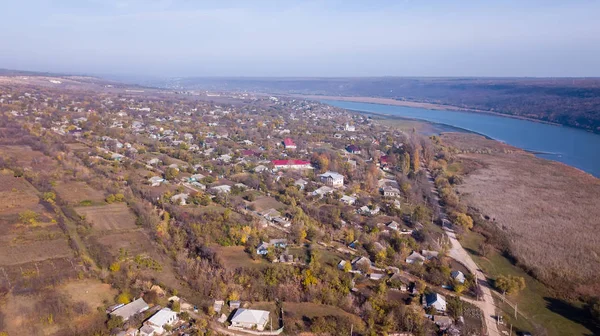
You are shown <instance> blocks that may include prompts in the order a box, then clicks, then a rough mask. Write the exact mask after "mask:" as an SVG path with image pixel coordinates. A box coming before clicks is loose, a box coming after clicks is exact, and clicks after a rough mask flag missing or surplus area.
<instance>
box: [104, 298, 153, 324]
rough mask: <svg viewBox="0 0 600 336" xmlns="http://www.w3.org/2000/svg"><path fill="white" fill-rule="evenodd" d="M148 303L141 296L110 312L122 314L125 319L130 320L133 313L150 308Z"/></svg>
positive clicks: (115, 314)
mask: <svg viewBox="0 0 600 336" xmlns="http://www.w3.org/2000/svg"><path fill="white" fill-rule="evenodd" d="M148 308H149V307H148V304H147V303H146V301H144V299H142V298H139V299H137V300H135V301H132V302H130V303H128V304H126V305H124V306H122V307H120V308H117V309H115V310H113V311H112V313H110V315H112V316H120V317H121V318H123V321H127V320H129V319H130V318H131V317H132V316H133V315H136V314H139V313H141V312H143V311H146V310H148Z"/></svg>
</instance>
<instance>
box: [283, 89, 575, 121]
mask: <svg viewBox="0 0 600 336" xmlns="http://www.w3.org/2000/svg"><path fill="white" fill-rule="evenodd" d="M288 96H289V97H295V98H303V99H312V100H319V101H322V100H337V101H345V102H354V103H365V104H377V105H389V106H404V107H414V108H422V109H426V110H435V111H460V112H471V113H483V114H489V115H495V116H500V117H507V118H514V119H521V120H528V121H533V122H538V123H542V124H548V125H555V126H564V127H569V126H566V125H561V124H558V123H553V122H550V121H546V120H541V119H535V118H528V117H523V116H518V115H514V114H506V113H500V112H493V111H486V110H479V109H471V108H465V107H460V106H454V105H445V104H435V103H427V102H417V101H410V100H396V99H391V98H377V97H345V96H319V95H288ZM577 129H578V128H577Z"/></svg>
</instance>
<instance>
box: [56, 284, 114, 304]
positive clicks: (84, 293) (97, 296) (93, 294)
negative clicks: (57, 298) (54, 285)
mask: <svg viewBox="0 0 600 336" xmlns="http://www.w3.org/2000/svg"><path fill="white" fill-rule="evenodd" d="M58 290H59V291H60V292H61V293H64V294H66V295H68V296H69V297H70V298H71V299H72V300H73V301H83V302H85V303H86V304H87V305H88V307H89V308H90V309H92V310H95V309H96V308H98V307H102V306H103V305H104V302H109V303H112V302H113V300H114V298H115V296H116V295H117V294H118V292H117V290H116V289H114V288H112V287H111V286H110V285H109V284H105V283H102V282H100V281H99V280H95V279H83V280H71V281H69V282H67V283H65V284H63V285H61V286H60V287H59V288H58Z"/></svg>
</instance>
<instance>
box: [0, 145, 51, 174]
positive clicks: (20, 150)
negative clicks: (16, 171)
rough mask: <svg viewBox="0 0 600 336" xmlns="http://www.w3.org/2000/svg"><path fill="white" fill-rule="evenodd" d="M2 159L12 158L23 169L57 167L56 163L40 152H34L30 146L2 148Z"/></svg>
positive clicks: (0, 152)
mask: <svg viewBox="0 0 600 336" xmlns="http://www.w3.org/2000/svg"><path fill="white" fill-rule="evenodd" d="M0 157H3V158H11V159H13V160H15V162H16V163H17V165H18V166H19V167H22V168H28V167H34V168H50V167H55V166H57V164H56V162H55V161H54V160H53V159H52V158H50V157H47V156H46V155H44V153H42V152H39V151H34V150H32V149H31V147H29V146H7V145H1V146H0Z"/></svg>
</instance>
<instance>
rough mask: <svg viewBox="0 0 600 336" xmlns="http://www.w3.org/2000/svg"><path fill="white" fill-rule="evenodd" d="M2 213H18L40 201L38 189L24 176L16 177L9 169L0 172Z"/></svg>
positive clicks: (0, 208) (0, 210)
mask: <svg viewBox="0 0 600 336" xmlns="http://www.w3.org/2000/svg"><path fill="white" fill-rule="evenodd" d="M0 185H1V186H2V188H1V189H0V200H2V202H0V215H8V214H16V213H19V212H20V211H23V210H25V209H29V208H33V207H35V206H36V205H37V204H38V203H39V197H38V195H37V190H36V189H35V188H34V187H33V186H32V185H31V184H29V183H28V182H27V181H26V180H25V179H24V178H16V177H14V176H13V173H12V172H11V171H9V170H3V171H1V172H0Z"/></svg>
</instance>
